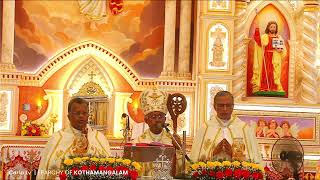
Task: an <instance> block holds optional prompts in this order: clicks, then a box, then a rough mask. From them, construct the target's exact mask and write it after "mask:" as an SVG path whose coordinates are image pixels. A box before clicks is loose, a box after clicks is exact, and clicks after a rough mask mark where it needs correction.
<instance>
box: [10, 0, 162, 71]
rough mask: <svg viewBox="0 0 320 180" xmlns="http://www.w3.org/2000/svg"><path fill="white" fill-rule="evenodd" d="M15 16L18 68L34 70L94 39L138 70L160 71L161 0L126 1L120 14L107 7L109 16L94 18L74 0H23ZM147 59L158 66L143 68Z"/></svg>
mask: <svg viewBox="0 0 320 180" xmlns="http://www.w3.org/2000/svg"><path fill="white" fill-rule="evenodd" d="M15 15H16V18H15V52H14V62H15V65H16V67H17V69H18V70H19V71H24V72H34V71H35V70H37V69H39V68H40V66H41V65H42V64H44V63H45V62H46V61H48V60H49V59H50V58H51V57H52V56H54V55H55V54H57V53H59V52H60V51H62V50H63V49H64V48H66V47H68V46H70V45H73V44H77V43H80V42H82V41H85V40H93V41H95V42H97V43H100V44H102V45H103V46H105V47H106V48H108V49H111V50H112V51H113V52H115V53H117V54H118V55H120V56H121V57H122V58H123V59H124V60H125V61H127V62H128V63H129V64H130V65H131V66H132V67H134V68H136V67H139V68H137V69H135V70H136V71H137V72H138V74H140V75H142V76H144V77H157V76H159V75H160V72H161V69H162V67H160V65H161V64H162V61H163V35H164V28H163V27H164V2H162V1H124V10H123V12H122V13H121V14H119V15H112V14H111V13H110V12H108V15H107V17H102V18H101V19H100V20H99V21H92V20H90V19H89V18H87V17H86V16H84V15H82V14H81V13H80V10H79V3H78V1H76V0H73V1H52V0H50V1H49V0H48V1H27V0H22V1H16V12H15ZM160 51H162V52H160ZM150 57H152V59H151V58H150ZM154 58H156V59H154ZM148 61H151V62H148ZM137 64H139V65H137ZM144 64H145V65H146V66H145V68H144ZM149 64H153V65H156V66H154V67H159V69H157V70H155V71H152V72H150V73H145V72H144V71H145V69H147V68H148V67H147V66H148V65H149Z"/></svg>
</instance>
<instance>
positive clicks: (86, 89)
mask: <svg viewBox="0 0 320 180" xmlns="http://www.w3.org/2000/svg"><path fill="white" fill-rule="evenodd" d="M74 96H94V97H97V96H106V95H105V93H104V92H103V90H102V88H101V86H100V85H99V84H97V83H95V82H93V81H90V82H87V83H85V84H84V85H83V86H82V87H81V88H80V89H79V92H77V93H76V94H74Z"/></svg>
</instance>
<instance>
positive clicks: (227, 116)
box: [191, 91, 262, 163]
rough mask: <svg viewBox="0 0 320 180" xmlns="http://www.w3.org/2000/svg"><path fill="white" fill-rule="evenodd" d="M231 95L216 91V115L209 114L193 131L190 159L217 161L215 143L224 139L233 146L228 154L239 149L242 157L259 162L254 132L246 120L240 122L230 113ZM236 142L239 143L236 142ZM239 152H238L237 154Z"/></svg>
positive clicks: (259, 154)
mask: <svg viewBox="0 0 320 180" xmlns="http://www.w3.org/2000/svg"><path fill="white" fill-rule="evenodd" d="M233 103H234V102H233V96H232V94H231V93H230V92H227V91H221V92H218V93H217V95H216V96H215V99H214V108H215V110H216V112H217V115H216V116H213V117H211V119H210V120H208V121H206V122H205V125H204V126H203V127H202V128H200V129H199V130H198V131H197V134H196V136H195V138H194V142H193V144H192V150H191V160H192V161H193V162H197V161H208V160H217V159H219V158H221V157H219V156H218V155H217V154H214V153H213V152H216V151H215V150H216V148H217V145H218V144H219V143H220V142H222V140H224V139H225V140H226V141H227V142H228V143H229V144H230V145H231V146H232V147H234V146H235V145H238V147H237V148H234V149H233V152H232V153H233V154H232V155H234V156H235V155H237V153H239V152H236V151H239V150H240V151H242V152H240V153H243V156H244V157H245V160H251V161H254V162H256V163H261V162H262V158H261V153H260V151H259V146H258V143H257V140H256V137H255V133H254V132H255V131H254V129H253V128H251V127H250V126H249V125H248V124H247V123H245V122H243V121H241V120H240V119H239V118H237V117H236V116H235V115H232V112H233ZM239 141H240V142H239ZM239 144H240V145H239ZM238 155H239V154H238Z"/></svg>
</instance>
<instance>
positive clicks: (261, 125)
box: [256, 119, 267, 137]
mask: <svg viewBox="0 0 320 180" xmlns="http://www.w3.org/2000/svg"><path fill="white" fill-rule="evenodd" d="M266 124H267V123H266V121H265V120H264V119H259V120H258V122H257V128H256V137H265V135H266Z"/></svg>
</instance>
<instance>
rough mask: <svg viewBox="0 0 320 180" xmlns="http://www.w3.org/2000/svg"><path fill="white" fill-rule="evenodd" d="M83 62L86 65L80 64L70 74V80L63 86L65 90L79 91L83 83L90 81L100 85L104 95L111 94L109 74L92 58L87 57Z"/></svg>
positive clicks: (112, 87)
mask: <svg viewBox="0 0 320 180" xmlns="http://www.w3.org/2000/svg"><path fill="white" fill-rule="evenodd" d="M85 61H86V63H84V64H81V65H80V66H79V67H78V68H76V70H75V71H74V72H73V73H72V75H71V78H69V80H68V81H67V83H66V84H65V89H69V90H74V91H75V90H79V89H80V88H81V87H82V86H83V84H84V83H86V82H90V81H92V82H95V83H97V84H99V85H101V88H102V90H103V92H104V93H105V94H109V93H110V92H113V91H114V86H113V83H112V81H111V79H110V77H109V74H108V73H107V72H106V71H105V69H103V68H102V67H103V66H102V65H101V64H100V63H99V62H98V61H97V60H96V59H95V58H94V57H88V58H87V59H86V60H85ZM91 73H93V74H91ZM91 76H92V78H91Z"/></svg>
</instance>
